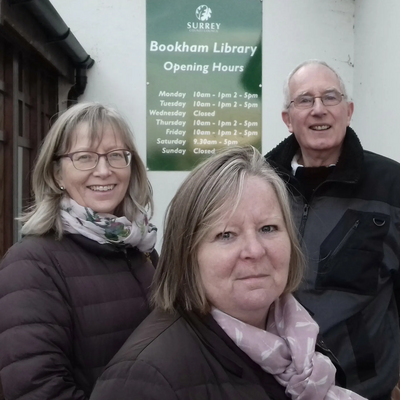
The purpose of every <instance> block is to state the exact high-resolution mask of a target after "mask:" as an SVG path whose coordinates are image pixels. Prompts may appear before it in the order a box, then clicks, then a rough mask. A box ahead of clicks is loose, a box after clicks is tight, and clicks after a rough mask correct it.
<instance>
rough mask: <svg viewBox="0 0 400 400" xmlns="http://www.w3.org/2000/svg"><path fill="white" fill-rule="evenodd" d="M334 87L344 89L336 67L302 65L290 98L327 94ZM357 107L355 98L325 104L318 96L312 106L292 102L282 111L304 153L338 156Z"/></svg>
mask: <svg viewBox="0 0 400 400" xmlns="http://www.w3.org/2000/svg"><path fill="white" fill-rule="evenodd" d="M331 91H337V92H339V93H341V90H340V84H339V80H338V78H337V77H336V75H335V74H334V72H333V71H331V70H330V69H329V68H327V67H325V66H323V65H319V64H311V65H306V66H304V67H302V68H300V69H299V70H298V71H297V72H296V73H295V74H294V75H293V77H292V79H291V80H290V82H289V93H290V100H294V99H295V98H297V97H298V96H300V95H307V96H323V95H324V94H326V93H328V92H331ZM353 109H354V106H353V103H352V102H347V101H345V100H342V101H341V102H340V103H339V104H337V105H335V106H324V105H323V104H322V102H321V99H319V98H318V99H315V101H314V105H313V106H312V107H311V108H305V109H299V108H296V107H294V105H293V103H292V104H291V105H290V107H289V109H288V110H287V111H283V112H282V119H283V121H284V122H285V124H286V125H287V127H288V128H289V132H292V133H294V135H295V137H296V139H297V141H298V143H299V145H300V148H301V151H302V153H303V156H304V155H305V153H307V154H314V156H315V153H317V154H318V153H319V152H321V153H325V152H328V153H334V154H335V156H337V157H338V156H339V154H340V149H341V145H342V143H343V139H344V136H345V134H346V127H347V126H349V124H350V120H351V116H352V114H353ZM336 161H337V160H335V161H334V162H336Z"/></svg>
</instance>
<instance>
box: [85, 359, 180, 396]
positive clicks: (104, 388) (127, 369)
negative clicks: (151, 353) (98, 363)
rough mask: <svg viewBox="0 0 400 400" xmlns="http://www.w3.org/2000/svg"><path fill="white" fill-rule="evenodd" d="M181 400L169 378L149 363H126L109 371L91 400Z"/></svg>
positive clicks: (98, 382) (100, 379)
mask: <svg viewBox="0 0 400 400" xmlns="http://www.w3.org/2000/svg"><path fill="white" fill-rule="evenodd" d="M114 399H118V400H133V399H140V400H160V399H162V400H177V399H178V397H177V396H176V394H175V391H174V390H173V389H172V387H171V386H170V384H169V382H168V381H167V380H166V379H165V377H164V376H163V375H162V374H161V373H160V372H158V371H157V369H156V368H154V367H153V366H151V365H149V364H148V363H146V362H144V361H141V360H136V361H122V362H119V363H117V364H114V365H113V366H111V367H109V368H107V369H106V370H105V371H104V372H103V375H102V376H101V377H100V378H99V379H98V380H97V383H96V386H95V387H94V390H93V392H92V394H91V396H90V400H114Z"/></svg>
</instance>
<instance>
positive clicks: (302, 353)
mask: <svg viewBox="0 0 400 400" xmlns="http://www.w3.org/2000/svg"><path fill="white" fill-rule="evenodd" d="M211 314H212V316H213V318H214V319H215V320H216V321H217V323H218V325H220V326H221V328H222V329H223V330H224V331H225V332H226V334H227V335H228V336H229V337H230V338H231V339H232V340H233V341H234V342H235V343H236V345H237V346H238V347H239V348H240V349H241V350H242V351H243V352H245V353H246V354H247V355H248V356H249V357H250V358H251V359H252V360H253V361H254V362H256V363H257V364H259V365H260V367H261V368H262V369H263V370H264V371H266V372H268V373H269V374H271V375H274V377H275V379H276V380H277V381H278V382H279V383H280V384H281V385H282V386H284V387H285V388H286V389H285V393H286V395H288V396H290V397H291V398H292V399H293V400H322V399H326V400H328V399H332V400H363V399H364V397H361V396H360V395H358V394H356V393H354V392H351V391H350V390H347V389H343V388H341V387H338V386H335V373H336V369H335V367H334V366H333V364H332V362H331V360H330V359H329V358H328V357H325V356H324V355H322V354H321V353H318V352H316V351H315V344H316V340H317V335H318V331H319V327H318V325H317V324H316V323H315V321H314V320H313V319H312V318H311V316H310V315H309V314H308V312H307V311H306V310H305V309H304V308H303V307H302V306H301V305H300V303H298V302H297V301H296V299H295V298H294V297H293V296H292V295H291V294H286V295H282V296H281V297H280V298H279V299H277V300H276V301H275V302H274V303H273V304H272V305H271V308H270V310H269V316H268V321H267V328H266V330H262V329H259V328H256V327H254V326H252V325H248V324H246V323H244V322H242V321H239V320H238V319H236V318H233V317H231V316H230V315H228V314H225V313H224V312H222V311H220V310H218V309H216V308H214V309H213V310H212V311H211ZM364 400H365V399H364Z"/></svg>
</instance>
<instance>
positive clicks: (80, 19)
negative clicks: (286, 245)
mask: <svg viewBox="0 0 400 400" xmlns="http://www.w3.org/2000/svg"><path fill="white" fill-rule="evenodd" d="M149 1H151V0H149ZM181 1H184V0H181ZM246 1H254V0H246ZM396 1H398V0H392V1H389V0H382V2H383V3H385V2H386V3H388V4H387V12H388V15H389V16H390V15H391V12H392V19H393V25H394V26H393V27H392V29H400V28H397V27H396V28H395V26H396V21H395V20H394V17H393V9H400V5H397V4H396ZM51 2H52V3H53V5H54V6H55V8H56V9H57V10H58V12H59V13H60V15H61V16H62V18H63V19H64V21H65V22H66V24H67V25H68V26H69V27H70V28H71V30H72V31H73V33H74V35H75V36H76V37H77V38H78V40H79V41H80V43H81V44H82V45H83V47H84V48H85V50H86V51H87V52H88V53H89V54H90V55H91V57H92V58H93V59H94V60H95V61H96V63H95V65H94V67H93V68H92V69H91V70H89V72H88V85H87V88H86V91H85V93H84V95H83V96H81V97H80V99H79V100H80V101H99V102H102V103H105V104H108V105H112V106H115V107H116V108H117V109H118V110H119V111H120V112H121V113H122V114H123V115H124V116H125V117H126V118H127V119H128V120H129V122H130V124H131V126H132V128H133V132H134V134H135V138H136V143H137V146H138V149H139V152H140V155H141V156H142V158H143V160H145V159H146V42H145V39H146V37H145V35H146V2H145V0H51ZM375 2H376V0H357V1H356V2H355V1H354V0H264V1H263V138H262V140H263V145H262V147H263V152H264V153H265V152H267V151H269V150H270V149H271V148H272V147H274V146H275V145H277V144H278V143H279V142H280V141H281V140H283V139H284V138H285V137H286V136H287V135H288V132H287V129H286V126H285V125H284V124H283V122H282V120H281V116H280V115H281V107H282V97H283V96H282V85H283V81H284V79H285V77H286V76H287V74H288V73H289V72H290V70H291V69H293V68H294V67H295V66H296V65H297V64H298V63H300V62H302V61H304V60H306V59H309V58H319V59H323V60H325V61H327V62H328V63H329V64H330V65H332V66H333V67H334V68H335V69H337V70H338V72H339V73H340V74H341V76H342V77H343V79H344V81H345V83H346V86H347V89H348V92H349V95H350V96H351V95H352V93H353V73H354V68H353V64H354V53H355V45H354V43H355V41H354V39H355V38H356V40H358V41H361V42H362V49H363V50H359V51H358V52H357V53H356V54H357V59H358V60H360V61H359V64H360V65H361V64H362V63H364V60H365V59H369V55H366V54H364V53H365V52H368V51H370V48H369V44H368V40H365V41H364V39H360V37H361V36H363V35H367V33H365V32H364V31H367V30H368V26H369V24H368V21H364V20H363V18H365V19H371V20H373V19H374V17H375V15H376V14H377V10H378V9H379V5H380V4H382V2H381V1H379V2H376V3H378V4H379V5H378V4H377V5H376V6H375V5H374V3H375ZM364 3H366V7H367V9H366V10H365V11H363V13H361V11H360V9H362V8H363V4H364ZM389 3H390V4H389ZM199 4H202V3H199ZM356 5H357V12H359V13H360V15H362V17H360V18H358V19H357V17H356V21H359V23H360V29H359V30H358V31H357V30H356V35H354V28H353V26H354V13H355V10H356ZM385 8H386V7H385ZM390 9H391V10H392V11H390ZM386 22H387V21H385V20H381V25H385V24H386ZM380 29H384V28H383V27H381V28H380ZM372 36H373V35H372V34H371V33H368V37H371V39H370V40H372ZM383 36H384V38H385V39H386V35H383ZM387 36H389V34H388V35H387ZM397 37H399V36H398V35H397ZM391 40H392V45H393V46H394V45H395V41H396V37H393V38H392V39H391ZM377 41H378V40H377V39H374V43H375V42H377ZM378 42H379V43H381V42H380V41H378ZM379 43H378V44H377V46H380V44H379ZM376 52H377V53H378V52H379V55H380V58H381V59H383V60H385V59H387V57H388V54H386V53H385V56H383V53H384V49H379V50H378V49H377V50H376ZM381 53H382V54H381ZM399 54H400V52H399ZM378 63H380V60H376V61H375V63H374V64H373V71H374V73H375V78H376V79H371V77H369V72H365V71H364V70H363V69H362V68H361V66H360V67H358V69H357V70H356V71H357V73H358V74H359V76H360V77H361V80H360V79H358V80H354V82H357V85H358V86H357V102H358V101H359V99H360V98H361V97H362V90H361V89H359V86H361V84H359V81H361V82H362V85H363V86H364V87H369V84H370V81H372V84H373V85H372V86H373V88H374V90H376V92H371V96H374V95H375V93H377V94H379V95H380V96H379V97H380V98H383V99H384V104H385V105H386V104H387V103H388V100H389V99H388V94H387V93H386V96H383V97H382V96H381V93H382V92H383V89H382V88H381V89H380V88H378V89H376V86H377V84H376V80H377V79H380V78H382V79H386V78H385V77H382V76H380V72H381V71H380V70H379V69H378V70H377V69H376V67H377V65H378ZM390 68H391V69H394V68H395V65H393V66H391V67H390ZM388 84H390V82H389V83H388ZM369 90H370V91H371V90H372V89H371V88H370V89H369ZM387 92H388V93H390V94H391V96H392V98H390V100H391V101H392V104H393V107H395V106H396V104H395V97H396V91H395V90H393V91H391V92H389V91H387ZM375 100H378V98H377V99H375ZM365 102H366V101H364V102H363V103H362V104H361V105H359V104H356V109H358V114H357V115H360V114H361V111H359V110H360V109H361V107H366V108H368V106H369V105H366V104H365ZM381 108H382V109H383V108H384V107H381ZM383 111H385V110H381V111H380V112H383ZM374 114H375V113H373V114H371V113H369V112H368V115H369V116H370V117H369V122H367V121H364V122H362V123H361V122H360V121H359V120H358V119H357V123H354V124H353V125H355V126H356V125H357V126H359V127H360V129H362V130H363V132H362V140H363V142H364V143H368V144H369V146H368V147H369V148H370V149H378V145H379V149H380V152H381V153H386V154H390V152H394V150H395V149H393V145H391V144H390V143H388V144H384V143H382V142H381V139H380V138H381V137H382V136H380V137H379V139H377V138H376V136H374V135H373V131H371V129H369V128H368V127H369V125H372V124H373V123H374V121H372V120H373V119H374ZM394 115H395V114H393V115H392V116H391V118H392V120H393V123H394ZM379 120H380V123H381V120H382V118H379ZM381 125H382V123H381ZM383 125H384V124H383ZM380 134H382V132H381V131H380ZM370 135H371V136H370ZM392 156H393V154H392ZM186 175H187V173H186V172H149V178H150V181H151V183H152V186H153V189H154V199H155V215H154V218H153V222H154V223H155V224H156V225H157V226H158V227H159V228H160V235H159V243H158V245H157V248H158V249H160V248H161V241H162V227H163V219H164V213H165V210H166V208H167V205H168V203H169V202H170V200H171V198H172V197H173V195H174V194H175V192H176V190H177V188H178V187H179V185H180V184H181V182H182V181H183V179H184V178H185V176H186Z"/></svg>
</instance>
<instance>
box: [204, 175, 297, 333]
mask: <svg viewBox="0 0 400 400" xmlns="http://www.w3.org/2000/svg"><path fill="white" fill-rule="evenodd" d="M230 209H232V204H230V203H229V204H226V209H225V210H224V211H226V212H227V216H226V217H225V218H223V219H222V221H221V222H219V223H218V225H217V226H215V227H214V228H212V229H211V230H210V232H209V234H207V236H206V237H205V238H204V239H203V241H202V243H201V244H200V247H199V252H198V264H199V270H200V277H201V280H202V283H203V286H204V290H205V294H206V297H207V299H208V301H209V302H210V303H211V305H213V306H214V307H216V308H218V309H219V310H221V311H223V312H225V313H227V314H229V315H231V316H232V317H235V318H237V319H239V320H241V321H244V322H247V323H249V324H251V325H254V326H257V327H259V328H262V329H264V328H265V321H266V316H267V313H268V310H269V307H270V305H271V304H272V303H273V302H274V301H275V300H276V299H277V298H278V297H279V296H280V295H281V294H282V293H283V291H284V289H285V287H286V283H287V279H288V273H289V262H290V249H291V245H290V239H289V235H288V233H287V230H286V225H285V222H284V218H283V215H282V211H281V208H280V205H279V203H278V199H277V197H276V194H275V192H274V190H273V189H272V186H271V185H270V184H269V183H267V182H265V181H264V180H263V179H261V178H259V177H248V178H247V179H246V181H245V184H244V188H243V194H242V197H241V200H240V202H239V205H238V207H237V209H236V211H235V212H234V214H233V215H232V216H231V217H230V218H229V210H230Z"/></svg>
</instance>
